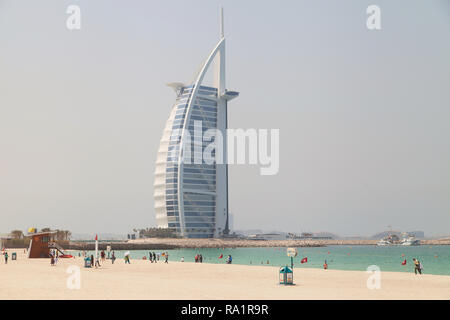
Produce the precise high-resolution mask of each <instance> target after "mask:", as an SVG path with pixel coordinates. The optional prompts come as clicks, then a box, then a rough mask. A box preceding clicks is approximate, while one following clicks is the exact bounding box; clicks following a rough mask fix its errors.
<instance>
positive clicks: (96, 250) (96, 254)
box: [95, 235, 98, 266]
mask: <svg viewBox="0 0 450 320" xmlns="http://www.w3.org/2000/svg"><path fill="white" fill-rule="evenodd" d="M97 261H98V236H97V235H95V266H97Z"/></svg>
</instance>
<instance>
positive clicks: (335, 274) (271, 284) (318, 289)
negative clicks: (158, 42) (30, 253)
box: [0, 249, 450, 300]
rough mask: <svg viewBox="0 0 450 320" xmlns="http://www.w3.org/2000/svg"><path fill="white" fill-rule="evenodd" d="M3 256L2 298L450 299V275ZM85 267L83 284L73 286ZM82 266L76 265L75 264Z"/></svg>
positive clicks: (0, 267) (20, 253) (20, 252)
mask: <svg viewBox="0 0 450 320" xmlns="http://www.w3.org/2000/svg"><path fill="white" fill-rule="evenodd" d="M8 252H9V254H10V255H11V253H12V252H17V253H18V259H17V260H16V261H11V258H10V259H9V262H8V264H7V265H5V263H4V259H3V256H1V261H0V283H1V290H0V299H56V300H59V299H195V300H204V299H450V276H438V275H426V274H425V275H422V276H415V275H414V274H413V273H399V272H381V288H380V289H372V290H369V289H368V288H367V279H368V277H369V276H370V275H369V274H368V273H366V272H362V271H339V270H321V269H303V268H302V269H295V271H294V282H295V285H294V286H282V285H279V284H278V268H276V267H262V266H243V265H225V264H224V265H218V264H206V263H203V264H195V263H190V262H183V263H181V262H174V261H169V264H164V263H163V262H162V261H160V262H158V263H156V264H151V263H150V262H149V261H144V260H131V264H130V265H125V264H124V261H123V259H117V260H116V263H115V264H114V265H112V264H111V261H108V260H107V261H106V262H105V263H104V264H103V265H102V267H101V268H99V269H89V268H83V264H84V261H83V259H82V258H78V257H77V258H75V259H60V261H59V263H58V265H57V266H56V267H51V266H50V260H49V259H26V258H25V256H24V252H23V249H22V250H8ZM70 266H76V267H80V269H79V270H80V279H81V282H80V285H81V286H80V289H69V288H68V287H67V281H68V279H69V277H71V276H73V274H69V273H67V270H68V268H69V267H70ZM75 269H77V268H75Z"/></svg>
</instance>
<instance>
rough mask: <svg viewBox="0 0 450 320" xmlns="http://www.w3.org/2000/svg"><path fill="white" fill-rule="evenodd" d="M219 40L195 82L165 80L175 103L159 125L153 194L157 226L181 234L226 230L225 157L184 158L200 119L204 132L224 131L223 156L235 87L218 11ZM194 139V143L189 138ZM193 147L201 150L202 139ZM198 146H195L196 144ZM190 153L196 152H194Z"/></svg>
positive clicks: (191, 235) (205, 235)
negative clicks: (209, 75)
mask: <svg viewBox="0 0 450 320" xmlns="http://www.w3.org/2000/svg"><path fill="white" fill-rule="evenodd" d="M220 17H221V19H220V26H221V27H220V29H221V30H220V39H219V42H218V43H217V44H216V46H215V47H214V49H213V50H212V51H211V53H210V54H209V56H208V58H207V59H206V61H205V63H204V64H203V65H202V67H201V69H200V71H199V73H198V74H197V75H196V77H195V80H194V82H192V83H189V84H184V83H178V82H177V83H169V84H168V86H170V87H172V88H173V89H174V91H175V93H176V100H175V104H174V106H173V107H172V111H171V112H170V116H169V119H168V120H167V122H166V126H165V128H164V131H163V134H162V138H161V142H160V146H159V150H158V156H157V160H156V170H155V183H154V197H155V212H156V221H157V224H158V227H159V228H169V229H172V230H174V231H175V233H176V234H177V235H178V236H180V237H184V238H213V237H220V236H222V235H224V234H227V233H228V232H229V227H228V226H229V216H228V166H227V164H226V161H224V162H219V163H218V161H217V162H216V161H214V162H213V163H212V164H211V163H205V161H201V162H200V163H198V161H188V162H186V161H185V158H186V157H185V156H186V155H185V154H184V153H185V152H186V148H185V146H186V141H185V140H186V139H188V137H189V136H193V131H194V125H198V123H199V122H201V127H202V130H203V132H204V131H206V130H208V129H216V130H218V131H220V132H221V133H223V134H222V136H223V151H222V152H223V157H224V159H227V152H226V150H227V141H226V129H227V108H228V101H230V100H231V99H233V98H235V97H237V96H238V95H239V93H238V92H234V91H228V90H227V89H226V86H225V37H224V28H223V10H222V9H221V14H220ZM213 62H214V63H215V64H216V69H215V71H216V72H215V77H214V85H213V86H206V85H203V81H204V78H205V75H206V72H207V71H208V69H209V68H210V67H211V65H212V64H213ZM194 143H198V142H194ZM199 144H200V146H198V145H197V149H196V150H201V151H202V152H203V151H205V148H206V147H207V144H208V143H206V142H204V141H203V140H201V141H200V142H199ZM199 148H200V149H199ZM194 153H195V152H194Z"/></svg>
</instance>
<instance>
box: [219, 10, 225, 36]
mask: <svg viewBox="0 0 450 320" xmlns="http://www.w3.org/2000/svg"><path fill="white" fill-rule="evenodd" d="M224 37H225V32H224V25H223V7H220V38H221V39H222V38H224Z"/></svg>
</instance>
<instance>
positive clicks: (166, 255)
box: [164, 251, 169, 263]
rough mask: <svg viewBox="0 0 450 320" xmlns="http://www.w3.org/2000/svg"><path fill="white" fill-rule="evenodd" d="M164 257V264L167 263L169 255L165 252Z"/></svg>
mask: <svg viewBox="0 0 450 320" xmlns="http://www.w3.org/2000/svg"><path fill="white" fill-rule="evenodd" d="M164 256H165V257H166V260H165V261H164V263H169V253H168V252H167V251H166V254H165V255H164Z"/></svg>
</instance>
